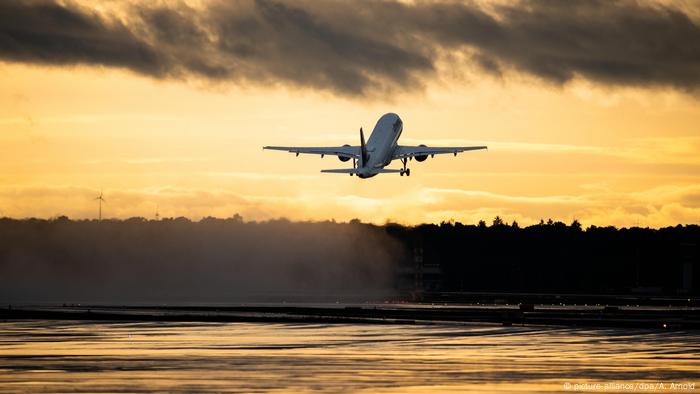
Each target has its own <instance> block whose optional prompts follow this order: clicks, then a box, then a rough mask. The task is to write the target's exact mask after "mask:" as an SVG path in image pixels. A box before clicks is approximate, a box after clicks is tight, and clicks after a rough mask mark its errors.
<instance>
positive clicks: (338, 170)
mask: <svg viewBox="0 0 700 394" xmlns="http://www.w3.org/2000/svg"><path fill="white" fill-rule="evenodd" d="M321 172H328V173H332V174H359V173H360V171H358V169H357V168H334V169H330V170H321ZM371 172H372V173H374V174H388V173H398V172H401V170H395V169H390V168H377V169H375V170H372V171H371Z"/></svg>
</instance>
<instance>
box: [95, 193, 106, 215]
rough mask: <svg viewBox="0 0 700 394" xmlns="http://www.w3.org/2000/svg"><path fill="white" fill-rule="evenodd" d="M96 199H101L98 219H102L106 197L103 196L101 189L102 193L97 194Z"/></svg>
mask: <svg viewBox="0 0 700 394" xmlns="http://www.w3.org/2000/svg"><path fill="white" fill-rule="evenodd" d="M95 200H99V201H100V203H99V204H100V210H99V211H98V216H97V220H98V221H102V203H103V202H106V201H105V199H104V198H102V190H100V195H99V196H97V197H96V198H95Z"/></svg>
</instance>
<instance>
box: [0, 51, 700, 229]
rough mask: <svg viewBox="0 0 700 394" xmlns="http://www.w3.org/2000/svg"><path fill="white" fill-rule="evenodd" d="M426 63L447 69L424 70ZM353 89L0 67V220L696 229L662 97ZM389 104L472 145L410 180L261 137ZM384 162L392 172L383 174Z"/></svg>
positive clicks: (589, 90) (415, 167) (98, 69)
mask: <svg viewBox="0 0 700 394" xmlns="http://www.w3.org/2000/svg"><path fill="white" fill-rule="evenodd" d="M439 66H440V67H447V68H448V67H450V65H449V64H440V65H439ZM422 81H423V87H422V88H420V89H412V90H407V91H398V92H397V91H393V90H389V91H387V92H386V93H381V94H377V95H373V96H371V97H364V96H360V97H358V96H346V95H338V94H336V93H334V92H329V91H324V90H322V89H321V90H319V89H316V88H313V87H304V86H298V85H296V84H288V83H284V82H280V83H273V84H268V83H260V82H256V81H248V82H246V81H233V82H223V83H212V82H211V81H208V80H206V79H201V78H197V77H191V78H173V79H153V78H150V77H148V76H144V75H139V74H137V73H134V72H132V71H129V70H125V69H123V68H119V67H105V66H90V65H71V66H51V65H35V64H28V63H26V62H15V61H10V60H7V61H5V62H2V63H0V86H1V87H2V89H0V146H1V148H0V149H1V150H2V154H0V216H11V217H45V218H46V217H52V216H56V215H67V216H69V217H71V218H91V217H95V216H96V215H97V204H96V201H94V200H93V199H94V197H96V196H97V195H98V194H99V192H100V190H103V191H104V196H105V200H106V204H105V206H104V207H103V210H104V216H106V217H115V218H127V217H131V216H143V217H147V218H152V217H153V216H154V214H155V212H156V207H158V210H159V212H160V214H161V216H187V217H191V218H193V219H199V218H201V217H204V216H217V217H229V216H232V215H233V214H235V213H240V214H241V215H243V217H244V218H245V219H247V220H262V219H268V218H277V217H287V218H290V219H295V220H326V219H331V218H332V219H335V220H340V221H346V220H349V219H352V218H359V219H361V220H363V221H370V222H375V223H384V222H385V221H388V220H391V221H397V222H400V223H406V224H414V223H420V222H440V221H444V220H451V219H453V220H456V221H461V222H463V223H475V222H477V221H478V220H479V219H482V218H483V219H486V220H487V221H490V220H491V219H492V218H493V217H494V216H496V215H500V216H501V217H503V218H505V219H506V220H507V221H509V222H510V221H512V220H517V221H518V222H520V223H521V224H531V223H534V222H538V221H539V220H540V218H544V219H545V220H546V219H547V218H550V217H551V218H554V219H558V220H563V221H566V222H570V221H571V220H573V219H574V218H576V219H578V220H579V221H581V222H582V223H583V224H584V225H591V224H596V225H609V224H612V225H617V226H630V225H641V226H651V227H659V226H667V225H675V224H678V223H682V224H690V223H700V129H699V127H700V126H699V125H700V105H698V104H699V102H698V99H697V96H696V95H694V94H693V93H688V92H685V91H682V90H678V89H676V88H673V87H664V86H652V87H645V86H640V87H629V86H628V87H621V86H617V85H610V86H608V85H605V84H602V83H600V82H597V81H594V80H590V79H588V78H584V77H576V78H574V79H572V80H570V81H567V82H566V83H564V84H556V83H551V82H548V81H546V80H542V79H541V78H538V77H534V76H531V75H527V74H526V73H522V72H518V71H517V70H515V71H510V72H507V73H505V74H502V75H493V74H490V73H486V72H484V71H481V70H480V69H478V68H474V67H472V68H465V69H462V70H460V72H459V73H441V74H440V76H439V77H437V78H435V77H433V78H425V79H422ZM385 112H396V113H398V114H399V115H400V116H401V117H402V119H403V120H404V131H403V135H402V138H401V141H400V142H403V143H404V144H419V143H426V144H428V145H463V144H466V145H470V144H485V145H488V146H489V150H488V151H479V152H467V153H463V154H460V155H458V156H457V157H456V158H455V157H452V156H443V157H436V158H435V159H428V160H427V161H425V162H423V163H415V162H414V163H413V164H412V165H411V169H412V172H411V177H410V178H406V177H399V176H398V174H396V175H393V174H385V175H379V176H376V177H374V178H371V179H366V180H360V179H358V178H356V177H349V176H344V175H335V174H321V173H319V170H320V169H322V168H341V167H347V166H348V165H349V164H348V163H341V162H340V161H338V160H336V159H334V158H329V157H326V158H324V159H321V158H319V157H315V156H301V157H299V158H295V157H294V155H292V154H286V153H282V152H271V151H262V149H261V147H262V146H263V145H268V144H270V145H301V146H303V145H311V146H314V145H316V146H318V145H335V144H344V143H349V144H356V143H357V140H358V129H359V127H360V126H363V127H364V128H365V130H371V128H372V127H373V126H374V123H375V122H376V120H377V119H378V117H379V116H380V115H381V114H383V113H385ZM398 165H399V164H398V163H394V164H392V167H398Z"/></svg>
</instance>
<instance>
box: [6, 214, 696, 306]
mask: <svg viewBox="0 0 700 394" xmlns="http://www.w3.org/2000/svg"><path fill="white" fill-rule="evenodd" d="M699 243H700V227H699V226H697V225H685V226H682V225H678V226H675V227H667V228H662V229H647V228H622V229H617V228H614V227H596V226H591V227H588V228H586V229H583V228H582V227H581V225H580V224H579V223H578V222H576V221H575V222H573V223H571V224H565V223H562V222H558V221H552V220H549V221H547V222H545V221H542V222H541V223H540V224H537V225H533V226H527V227H521V226H519V225H517V223H511V224H506V223H504V222H503V221H502V220H501V219H500V218H496V219H494V220H493V221H491V223H489V224H488V225H487V224H486V223H485V222H483V221H482V222H480V223H479V224H478V225H463V224H461V223H442V224H440V225H433V224H425V225H419V226H402V225H398V224H385V225H382V226H377V225H371V224H364V223H360V222H359V221H357V220H354V221H351V222H350V223H335V222H332V221H327V222H290V221H287V220H284V219H280V220H271V221H264V222H245V221H243V220H242V218H241V217H240V216H235V217H233V218H229V219H216V218H205V219H202V220H200V221H190V220H188V219H186V218H174V219H170V218H166V219H162V220H158V221H155V220H146V219H143V218H131V219H127V220H102V221H97V220H77V221H74V220H70V219H68V218H66V217H59V218H56V219H52V220H41V219H26V220H15V219H7V218H5V219H0V302H5V301H13V300H14V301H43V302H46V301H50V302H74V301H80V300H83V301H93V302H97V301H99V302H115V303H120V302H125V303H126V302H240V301H254V300H261V301H275V302H279V301H285V300H286V301H294V300H297V301H298V300H324V301H336V300H340V301H349V300H354V301H359V300H368V301H377V300H379V299H381V298H382V297H395V296H397V295H399V296H400V293H397V289H398V290H401V291H406V290H411V289H406V288H405V283H406V282H408V283H413V280H412V278H411V275H414V276H415V275H416V272H418V271H420V269H418V268H417V261H418V260H421V259H422V263H421V264H422V265H423V266H426V267H430V268H431V270H425V271H426V274H425V275H423V276H422V278H423V279H424V280H425V283H428V282H429V283H428V285H429V286H427V287H426V288H425V289H424V290H429V291H441V292H460V291H461V292H508V293H514V292H525V293H586V294H632V293H645V294H667V295H677V294H698V287H699V286H698V285H699V284H700V280H699V279H698V273H699V272H700V264H699V261H698V259H699V256H698V244H699ZM436 267H437V269H435V268H436ZM428 271H430V272H432V273H427V272H428ZM435 271H437V273H435ZM407 276H408V278H407ZM406 279H408V281H406ZM402 280H403V282H402ZM402 283H403V285H402Z"/></svg>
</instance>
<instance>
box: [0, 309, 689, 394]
mask: <svg viewBox="0 0 700 394" xmlns="http://www.w3.org/2000/svg"><path fill="white" fill-rule="evenodd" d="M698 381H700V341H698V332H694V331H663V330H631V329H578V328H542V327H501V326H490V325H351V324H337V325H318V324H259V323H220V324H218V323H162V322H159V323H132V322H130V323H117V322H115V323H104V322H99V323H92V322H56V321H17V322H12V321H10V322H0V392H81V391H84V392H119V391H122V392H123V391H127V392H133V391H166V392H176V391H181V392H206V391H211V392H224V391H230V392H256V391H257V392H260V391H278V390H279V391H327V392H339V391H341V392H342V391H345V392H348V391H353V392H357V391H366V392H385V391H387V392H406V391H416V392H425V391H429V390H430V391H454V392H491V391H493V392H498V391H509V392H560V391H564V386H563V385H564V384H565V383H570V384H572V385H573V384H575V383H601V384H605V383H614V382H617V383H620V382H634V383H642V382H666V383H671V382H676V383H678V382H685V383H688V382H690V383H693V382H698ZM572 387H573V386H572ZM695 387H696V388H695V390H700V386H698V385H697V384H696V385H695ZM691 391H694V390H691ZM607 392H611V391H610V390H609V391H607ZM624 392H634V391H630V390H624ZM640 392H648V390H646V391H643V390H640ZM675 392H678V391H677V390H675Z"/></svg>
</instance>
